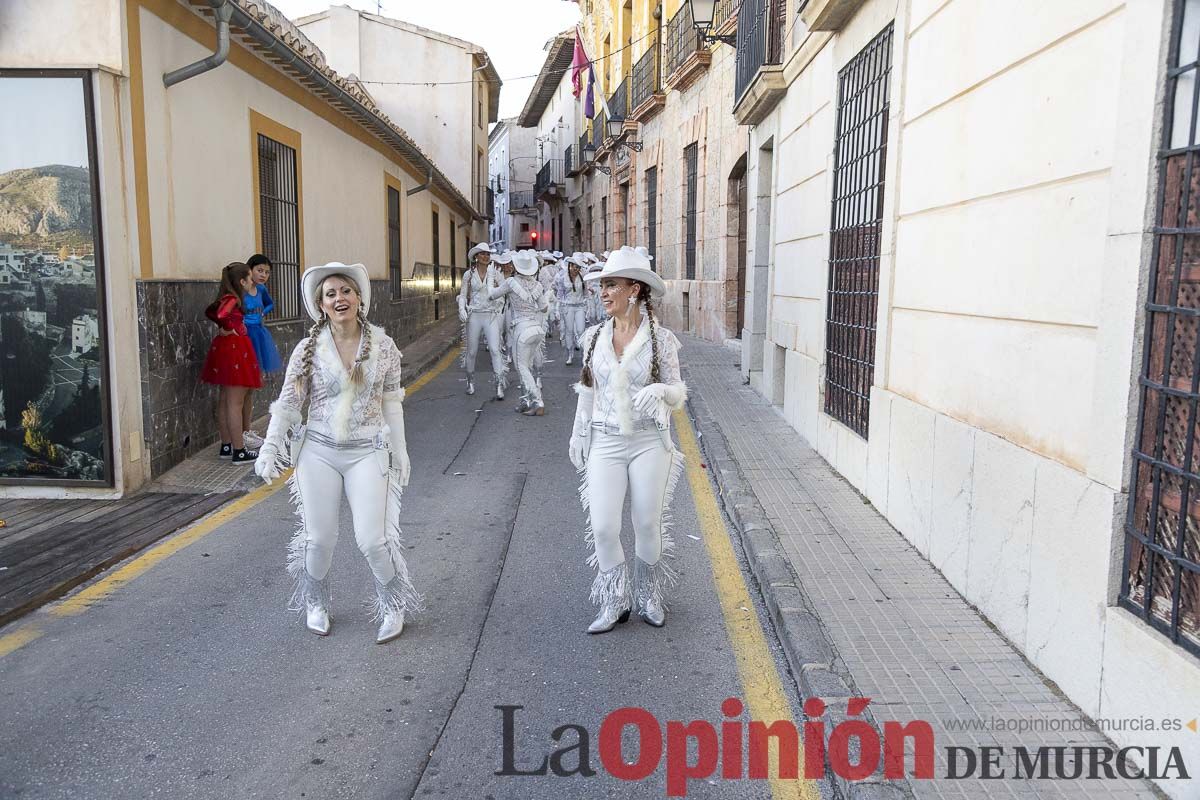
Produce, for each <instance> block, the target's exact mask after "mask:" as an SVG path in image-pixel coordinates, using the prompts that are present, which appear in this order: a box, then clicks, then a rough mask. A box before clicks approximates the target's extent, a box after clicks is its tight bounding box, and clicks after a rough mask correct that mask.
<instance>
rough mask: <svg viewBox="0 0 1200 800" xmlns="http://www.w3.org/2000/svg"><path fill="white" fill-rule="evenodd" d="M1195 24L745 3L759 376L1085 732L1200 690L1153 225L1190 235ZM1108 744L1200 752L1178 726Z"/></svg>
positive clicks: (740, 99) (1175, 791) (1119, 734)
mask: <svg viewBox="0 0 1200 800" xmlns="http://www.w3.org/2000/svg"><path fill="white" fill-rule="evenodd" d="M1185 20H1186V21H1185ZM1198 24H1200V4H1196V3H1194V2H1185V1H1184V0H1179V2H1174V0H1170V1H1166V2H1165V1H1164V0H1139V1H1138V2H1130V3H1117V2H1084V0H1064V2H1055V3H1038V2H1028V3H999V4H998V3H990V2H984V1H982V0H949V2H917V1H916V0H914V2H911V3H900V4H896V3H891V2H881V1H879V0H861V1H858V2H847V1H846V0H841V1H840V2H839V0H810V2H808V3H806V4H805V3H796V2H795V0H789V2H786V3H785V2H782V0H747V2H745V3H743V5H742V6H741V11H740V19H739V31H738V43H737V55H736V58H737V61H738V63H737V65H736V66H735V73H736V78H735V90H734V93H733V95H731V98H732V106H733V109H734V113H735V115H736V116H737V118H738V119H739V121H741V122H743V123H745V124H747V125H749V126H750V128H749V130H750V133H749V159H748V165H747V173H748V176H749V192H748V195H749V198H750V200H749V205H750V207H749V219H750V222H749V234H748V239H747V257H748V260H749V263H750V268H749V272H748V279H747V294H746V307H747V313H746V322H745V329H744V330H743V332H742V347H743V349H742V354H743V355H742V369H743V371H744V374H745V376H746V378H747V379H748V380H749V382H750V384H751V385H752V386H753V387H754V388H755V389H757V390H758V391H759V392H761V393H762V394H763V395H765V396H766V397H768V398H769V399H771V400H772V401H773V402H774V403H775V404H777V405H778V407H779V410H780V412H781V414H782V415H783V416H784V417H785V418H786V419H787V420H788V421H789V422H790V423H791V424H792V426H793V427H795V428H796V430H798V431H799V432H800V433H801V434H803V435H804V437H805V438H806V439H807V440H808V441H809V442H810V443H811V444H812V445H813V446H814V447H815V448H816V449H817V450H818V451H819V452H820V453H821V455H822V456H824V457H825V459H826V460H828V461H829V463H830V464H832V465H833V466H834V467H835V468H836V469H837V470H838V471H839V472H840V473H841V474H842V475H843V476H844V477H845V478H846V479H847V480H848V481H849V482H850V483H851V484H853V485H854V486H855V487H856V488H857V489H858V490H859V491H860V492H861V493H862V494H863V495H864V496H865V497H866V498H867V499H868V500H869V501H870V502H871V503H873V504H874V505H875V506H876V507H877V508H879V509H880V510H881V511H882V512H883V513H884V514H885V515H886V516H887V517H888V519H889V520H890V521H891V522H892V524H893V525H895V527H896V528H897V529H898V530H899V531H900V533H901V534H903V535H904V537H905V538H906V539H907V540H908V541H909V542H910V543H911V545H912V546H913V547H915V548H916V549H917V550H918V551H920V552H921V553H922V555H924V556H925V557H926V558H928V559H929V560H930V562H932V564H933V565H934V566H935V567H937V568H938V569H939V570H940V571H941V572H942V574H943V575H944V576H945V577H946V579H947V580H948V581H949V582H950V583H951V584H952V585H953V586H954V587H955V589H957V590H958V591H959V592H960V593H961V594H962V595H963V596H964V597H965V598H966V599H967V600H969V601H970V602H971V603H973V604H974V605H975V606H977V607H978V609H979V610H980V612H981V613H982V614H984V615H985V616H986V617H987V618H988V619H989V620H990V621H992V622H993V623H994V624H995V625H996V627H997V628H998V629H999V630H1000V631H1001V632H1002V633H1003V634H1004V635H1005V636H1006V637H1007V638H1008V639H1009V640H1010V641H1011V642H1012V643H1013V644H1014V645H1015V646H1016V647H1017V648H1018V649H1019V650H1020V651H1021V652H1022V653H1024V654H1025V656H1026V657H1027V658H1028V659H1029V660H1030V661H1031V662H1033V663H1034V664H1035V665H1036V666H1037V667H1038V668H1039V669H1041V670H1042V672H1043V673H1045V675H1046V676H1047V677H1048V678H1049V679H1050V680H1052V681H1054V682H1055V683H1056V684H1057V685H1058V686H1059V687H1060V688H1061V689H1062V690H1063V691H1064V692H1065V693H1066V694H1067V696H1068V697H1069V698H1070V699H1071V700H1072V701H1074V702H1075V703H1076V704H1078V705H1079V707H1080V708H1082V709H1083V710H1084V711H1085V712H1086V713H1087V714H1089V715H1091V716H1092V717H1095V718H1105V719H1110V720H1111V719H1120V718H1143V717H1154V718H1166V717H1170V716H1172V715H1174V714H1175V713H1176V712H1177V711H1178V709H1179V708H1181V707H1185V706H1190V705H1194V700H1195V696H1196V693H1195V692H1196V687H1197V686H1200V659H1198V655H1200V627H1198V620H1197V615H1198V614H1200V600H1197V598H1198V597H1200V594H1198V593H1197V587H1198V586H1200V577H1198V575H1197V562H1196V556H1197V552H1198V551H1200V541H1198V540H1197V538H1196V525H1195V519H1196V516H1195V513H1194V512H1192V511H1188V512H1181V504H1180V503H1181V500H1180V495H1181V494H1182V496H1183V497H1187V494H1188V491H1189V490H1191V489H1192V486H1193V484H1192V480H1193V479H1194V476H1192V477H1189V475H1188V474H1187V473H1189V472H1190V471H1191V470H1193V469H1194V462H1192V463H1190V464H1189V463H1187V458H1189V457H1188V456H1185V452H1184V451H1185V450H1186V452H1187V453H1190V452H1191V450H1192V448H1191V445H1190V443H1188V444H1187V445H1186V447H1185V446H1184V445H1183V442H1190V438H1191V436H1193V435H1194V430H1195V428H1194V426H1195V417H1194V416H1193V417H1192V418H1191V421H1190V422H1189V421H1188V419H1189V418H1188V413H1187V408H1188V403H1189V402H1191V405H1192V406H1193V407H1194V405H1195V403H1194V401H1192V400H1190V398H1191V397H1192V395H1190V394H1189V390H1191V389H1192V388H1193V385H1194V384H1193V383H1192V381H1191V376H1192V374H1193V372H1194V367H1193V366H1192V363H1191V362H1192V361H1193V357H1192V354H1194V353H1195V344H1194V336H1193V337H1191V339H1188V338H1187V335H1186V334H1184V333H1180V334H1179V336H1178V337H1175V338H1174V348H1175V350H1174V352H1173V353H1172V352H1171V346H1170V345H1169V344H1167V345H1165V346H1164V344H1163V341H1164V340H1165V341H1166V342H1168V343H1169V342H1170V341H1171V339H1170V338H1167V336H1166V335H1165V333H1164V332H1165V331H1166V330H1167V329H1169V328H1172V327H1173V326H1174V327H1175V328H1179V326H1180V325H1182V326H1183V327H1184V328H1186V327H1187V325H1186V324H1184V322H1182V321H1183V320H1188V319H1191V316H1190V315H1191V314H1193V313H1194V312H1192V311H1190V310H1188V308H1186V307H1185V306H1188V305H1189V303H1190V301H1189V300H1188V299H1187V298H1189V297H1190V296H1191V294H1190V292H1191V288H1190V283H1189V282H1190V281H1191V280H1192V278H1191V277H1190V275H1191V273H1190V271H1189V269H1190V268H1188V267H1186V266H1185V267H1184V268H1182V270H1181V271H1178V270H1176V269H1175V262H1174V260H1173V259H1174V254H1175V239H1174V238H1173V237H1170V239H1171V240H1170V241H1169V242H1164V241H1159V242H1156V241H1155V239H1156V236H1155V235H1154V233H1153V231H1154V230H1156V228H1155V226H1156V225H1158V226H1165V227H1167V228H1170V227H1171V226H1172V225H1177V226H1178V227H1182V225H1178V223H1177V222H1172V220H1171V219H1168V218H1166V217H1163V216H1162V214H1163V211H1162V209H1163V208H1164V207H1165V208H1166V209H1167V211H1166V213H1167V214H1168V216H1169V214H1170V209H1171V208H1172V207H1173V204H1175V203H1177V202H1179V201H1180V199H1181V197H1184V196H1186V194H1187V193H1186V192H1182V191H1181V190H1180V188H1179V187H1180V180H1179V179H1180V174H1179V173H1180V172H1181V171H1182V168H1181V167H1179V165H1180V164H1182V163H1183V161H1186V159H1187V158H1188V156H1187V155H1186V152H1184V151H1186V149H1187V147H1188V144H1189V143H1188V137H1187V130H1188V125H1189V123H1190V122H1191V119H1192V114H1191V111H1192V109H1191V107H1190V105H1184V104H1183V103H1182V102H1181V104H1180V105H1178V106H1177V107H1176V109H1175V111H1174V113H1175V114H1180V113H1182V114H1184V115H1185V116H1184V117H1183V118H1182V122H1179V121H1175V120H1174V119H1171V118H1168V116H1169V115H1170V114H1171V113H1172V111H1171V104H1170V103H1169V102H1168V103H1164V99H1165V98H1167V97H1176V96H1178V97H1186V96H1187V94H1190V92H1191V86H1192V84H1191V83H1190V82H1187V83H1186V85H1184V84H1185V82H1186V81H1189V80H1191V79H1192V77H1193V75H1194V73H1188V72H1187V70H1183V77H1182V78H1180V79H1179V80H1178V81H1175V80H1174V79H1172V78H1169V77H1168V73H1167V67H1168V63H1167V62H1168V55H1169V54H1170V53H1172V52H1174V51H1173V50H1172V49H1171V47H1170V42H1171V40H1172V36H1179V35H1180V31H1181V30H1182V31H1183V32H1184V33H1183V36H1184V38H1183V42H1184V44H1183V45H1182V48H1183V49H1184V51H1185V52H1191V53H1193V54H1194V53H1195V52H1196V47H1197V44H1196V42H1197V31H1198V30H1200V28H1197V27H1196V26H1197V25H1198ZM1179 61H1180V62H1184V63H1186V62H1187V61H1188V59H1187V58H1184V57H1181V58H1180V59H1179ZM1176 63H1178V62H1173V63H1172V64H1170V66H1172V67H1175V66H1176ZM1176 83H1178V84H1179V85H1180V86H1182V87H1183V88H1181V89H1179V92H1178V94H1176V92H1175V86H1176ZM1164 125H1166V126H1167V127H1168V128H1170V126H1172V125H1175V126H1176V128H1177V133H1176V135H1175V136H1174V139H1173V140H1172V138H1171V137H1167V139H1166V140H1164V138H1163V135H1162V133H1163V129H1164ZM1180 126H1181V129H1182V131H1183V133H1182V137H1180V136H1179V135H1178V129H1179V128H1180ZM1164 141H1165V142H1166V143H1165V144H1164ZM1172 148H1175V150H1172ZM1172 153H1174V155H1172ZM1180 153H1183V155H1182V161H1181V157H1180V155H1179V154H1180ZM1160 154H1161V155H1162V156H1163V159H1166V160H1163V159H1159V158H1156V155H1160ZM1160 165H1161V168H1160ZM1171 181H1174V183H1173V184H1172V183H1171ZM1172 186H1173V188H1172ZM1164 187H1166V188H1164ZM1162 193H1165V194H1162ZM1164 196H1165V197H1166V202H1165V205H1160V203H1161V202H1162V198H1163V197H1164ZM1187 202H1190V203H1191V204H1192V207H1194V204H1195V198H1194V196H1193V198H1192V199H1190V200H1189V201H1187ZM1183 207H1184V208H1187V205H1186V204H1185V205H1184V206H1183ZM1156 214H1158V215H1159V216H1158V217H1157V218H1156ZM1158 238H1160V239H1162V238H1164V237H1161V236H1160V237H1158ZM1180 252H1183V251H1182V250H1181V251H1180ZM1189 252H1190V251H1189ZM1155 253H1158V254H1159V255H1158V256H1155V255H1152V254H1155ZM1162 253H1167V254H1169V257H1168V258H1167V261H1161V260H1160V261H1158V262H1157V263H1159V268H1158V271H1159V274H1160V275H1161V276H1163V277H1161V278H1160V279H1159V282H1158V283H1157V284H1152V276H1153V274H1154V273H1155V271H1156V270H1155V269H1153V268H1152V266H1151V265H1152V264H1154V263H1156V261H1155V259H1162V258H1164V256H1162ZM1168 262H1169V264H1168ZM1181 276H1182V277H1181ZM1172 281H1174V282H1175V283H1176V284H1177V285H1178V284H1179V283H1180V282H1182V286H1183V288H1182V290H1181V291H1182V294H1180V295H1179V296H1178V298H1176V299H1172V297H1174V296H1173V295H1171V293H1170V291H1169V290H1168V289H1167V288H1166V287H1168V286H1170V285H1171V283H1172ZM1151 285H1157V286H1158V287H1159V288H1158V294H1157V295H1156V296H1154V297H1153V298H1152V304H1156V305H1151V306H1147V301H1148V298H1151V296H1150V295H1148V292H1149V291H1150V288H1149V287H1150V286H1151ZM1147 308H1151V314H1152V316H1153V317H1154V319H1153V320H1152V321H1151V322H1152V325H1151V328H1150V330H1151V333H1152V335H1151V336H1149V337H1146V336H1145V335H1144V333H1143V332H1144V331H1146V330H1147V328H1146V325H1147V322H1146V316H1147V313H1148V312H1147ZM1147 339H1149V340H1150V341H1147ZM1181 342H1187V343H1186V344H1181ZM1164 347H1165V349H1164ZM1188 348H1190V349H1188ZM1167 364H1170V365H1171V366H1170V371H1171V377H1170V380H1168V381H1165V382H1164V381H1163V378H1162V373H1163V370H1164V369H1165V368H1166V367H1165V365H1167ZM1156 417H1157V418H1158V419H1160V420H1167V424H1166V425H1165V426H1163V424H1162V423H1158V427H1156V425H1155V424H1154V422H1153V420H1155V418H1156ZM1145 420H1150V422H1146V421H1145ZM1176 426H1178V427H1176ZM1164 428H1165V430H1164ZM1172 431H1175V432H1174V433H1173V432H1172ZM1180 470H1182V471H1183V472H1180ZM1155 487H1157V488H1155ZM1185 487H1186V488H1185ZM1192 496H1195V492H1194V491H1192ZM1187 507H1188V506H1187V505H1186V501H1185V502H1184V504H1183V505H1182V508H1187ZM1181 517H1182V519H1181ZM1106 732H1108V734H1109V735H1110V736H1111V737H1112V738H1113V739H1114V740H1115V741H1116V742H1117V743H1118V744H1119V745H1132V744H1137V745H1160V746H1163V747H1170V746H1180V747H1182V748H1183V754H1184V758H1185V760H1186V761H1187V762H1188V763H1189V764H1190V763H1193V762H1200V744H1198V743H1197V742H1196V740H1195V737H1194V735H1193V734H1191V733H1189V732H1187V731H1184V732H1183V734H1182V735H1181V734H1180V733H1179V732H1178V731H1175V732H1171V731H1163V730H1161V729H1160V730H1158V731H1155V732H1147V731H1144V730H1136V731H1135V730H1129V729H1125V730H1107V731H1106ZM1162 788H1163V789H1164V791H1166V792H1167V793H1168V794H1170V795H1171V796H1173V797H1178V798H1183V797H1186V796H1190V795H1189V792H1190V791H1191V790H1190V788H1187V786H1186V782H1180V781H1167V782H1164V783H1163V784H1162Z"/></svg>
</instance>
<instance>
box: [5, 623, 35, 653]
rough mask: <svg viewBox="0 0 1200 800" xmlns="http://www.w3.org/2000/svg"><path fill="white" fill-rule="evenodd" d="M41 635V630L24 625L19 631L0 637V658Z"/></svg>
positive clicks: (33, 626)
mask: <svg viewBox="0 0 1200 800" xmlns="http://www.w3.org/2000/svg"><path fill="white" fill-rule="evenodd" d="M41 635H42V629H41V628H39V627H38V626H36V625H26V626H25V627H24V628H21V629H20V630H16V631H13V632H12V633H6V634H4V635H3V636H0V658H3V657H4V656H6V655H8V654H9V653H11V652H12V651H13V650H16V649H18V648H21V647H24V646H25V645H27V644H29V643H30V642H32V641H33V640H34V639H36V638H38V637H39V636H41Z"/></svg>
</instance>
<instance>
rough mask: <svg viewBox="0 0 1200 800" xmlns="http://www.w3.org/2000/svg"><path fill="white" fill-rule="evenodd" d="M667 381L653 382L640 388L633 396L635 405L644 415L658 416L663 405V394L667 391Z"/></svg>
mask: <svg viewBox="0 0 1200 800" xmlns="http://www.w3.org/2000/svg"><path fill="white" fill-rule="evenodd" d="M666 389H667V385H666V384H665V383H651V384H649V385H647V386H644V387H642V388H641V389H639V390H638V392H637V394H635V395H634V396H633V407H634V408H635V409H637V412H638V413H639V414H641V415H642V416H643V417H656V418H657V417H658V412H659V409H661V408H662V406H663V395H664V394H665V393H666Z"/></svg>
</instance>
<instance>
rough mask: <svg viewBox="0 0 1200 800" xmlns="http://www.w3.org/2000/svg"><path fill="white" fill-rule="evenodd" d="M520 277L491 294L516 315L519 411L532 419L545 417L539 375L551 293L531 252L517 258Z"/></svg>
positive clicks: (514, 264) (515, 257) (534, 255)
mask: <svg viewBox="0 0 1200 800" xmlns="http://www.w3.org/2000/svg"><path fill="white" fill-rule="evenodd" d="M512 260H513V267H514V269H515V270H516V274H515V275H512V276H511V277H508V278H505V279H504V281H503V282H502V283H501V284H500V285H499V286H498V287H496V288H495V289H492V291H491V297H492V299H493V300H496V299H499V298H502V297H507V298H508V303H509V306H510V307H511V308H512V313H513V343H514V345H515V347H516V352H515V354H514V356H515V359H516V364H517V374H518V375H520V376H521V389H522V395H521V402H520V403H519V404H518V405H517V408H516V410H517V411H519V412H520V413H523V414H525V415H527V416H531V417H540V416H543V415H545V413H546V408H545V406H544V405H543V403H542V389H541V386H540V385H539V384H538V380H537V374H538V372H539V370H540V369H541V364H542V360H543V358H544V356H545V350H546V324H547V322H546V319H547V318H546V314H547V311H548V309H549V307H550V298H549V294H550V293H549V292H547V291H546V290H545V288H543V286H542V284H541V283H540V282H539V281H538V278H537V274H538V257H537V254H536V253H534V252H533V251H531V250H522V251H520V252H518V253H516V254H515V255H514V256H513V259H512Z"/></svg>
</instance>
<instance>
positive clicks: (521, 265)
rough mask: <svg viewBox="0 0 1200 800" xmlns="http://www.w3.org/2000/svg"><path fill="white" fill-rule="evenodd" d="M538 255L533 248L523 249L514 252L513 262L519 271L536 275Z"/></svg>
mask: <svg viewBox="0 0 1200 800" xmlns="http://www.w3.org/2000/svg"><path fill="white" fill-rule="evenodd" d="M537 260H538V256H537V253H535V252H533V251H532V250H521V251H519V252H516V253H513V257H512V263H513V266H514V267H516V268H517V272H519V273H521V274H522V275H536V274H537V271H538V262H537Z"/></svg>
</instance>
